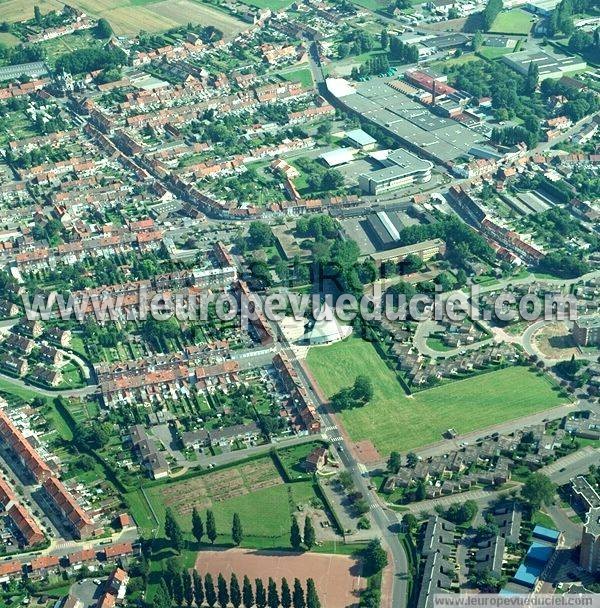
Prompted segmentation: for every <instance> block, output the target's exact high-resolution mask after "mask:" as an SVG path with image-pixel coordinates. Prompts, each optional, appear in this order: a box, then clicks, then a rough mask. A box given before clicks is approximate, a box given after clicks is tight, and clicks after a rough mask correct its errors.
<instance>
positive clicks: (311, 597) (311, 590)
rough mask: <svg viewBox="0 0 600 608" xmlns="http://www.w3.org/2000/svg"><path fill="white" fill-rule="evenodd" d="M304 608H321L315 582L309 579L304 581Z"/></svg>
mask: <svg viewBox="0 0 600 608" xmlns="http://www.w3.org/2000/svg"><path fill="white" fill-rule="evenodd" d="M306 608H321V602H320V600H319V595H318V594H317V589H316V587H315V581H314V580H313V579H312V578H309V579H307V581H306Z"/></svg>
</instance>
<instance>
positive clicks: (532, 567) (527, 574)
mask: <svg viewBox="0 0 600 608" xmlns="http://www.w3.org/2000/svg"><path fill="white" fill-rule="evenodd" d="M542 569H543V566H540V565H539V564H536V563H533V562H528V561H527V558H525V561H524V562H523V563H522V564H521V565H520V566H519V569H518V570H517V571H516V572H515V576H514V580H515V582H516V583H519V584H520V585H525V586H526V587H530V588H531V589H533V588H534V587H535V584H536V583H537V580H538V578H540V574H542Z"/></svg>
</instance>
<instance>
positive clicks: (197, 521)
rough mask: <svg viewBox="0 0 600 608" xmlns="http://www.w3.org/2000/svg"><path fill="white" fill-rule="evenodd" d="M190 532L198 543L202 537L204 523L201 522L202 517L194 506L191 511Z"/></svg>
mask: <svg viewBox="0 0 600 608" xmlns="http://www.w3.org/2000/svg"><path fill="white" fill-rule="evenodd" d="M192 534H193V535H194V538H195V539H196V540H197V541H198V542H199V543H201V542H202V537H203V536H204V523H203V522H202V517H201V516H200V513H198V509H196V507H194V509H193V511H192Z"/></svg>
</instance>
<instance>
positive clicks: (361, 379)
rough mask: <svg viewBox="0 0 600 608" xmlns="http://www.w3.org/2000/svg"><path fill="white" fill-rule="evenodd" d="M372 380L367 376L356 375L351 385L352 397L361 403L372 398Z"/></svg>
mask: <svg viewBox="0 0 600 608" xmlns="http://www.w3.org/2000/svg"><path fill="white" fill-rule="evenodd" d="M373 392H374V391H373V382H372V381H371V378H369V377H368V376H363V375H360V376H356V380H355V381H354V385H353V386H352V397H354V399H356V400H357V401H360V402H361V403H368V402H369V401H371V399H373Z"/></svg>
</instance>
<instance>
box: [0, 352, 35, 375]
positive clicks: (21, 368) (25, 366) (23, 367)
mask: <svg viewBox="0 0 600 608" xmlns="http://www.w3.org/2000/svg"><path fill="white" fill-rule="evenodd" d="M2 365H3V366H4V368H5V369H7V370H8V371H9V372H12V373H13V374H15V375H16V376H19V377H21V376H25V375H26V374H27V371H28V370H29V363H28V361H27V359H24V358H23V357H16V356H14V355H12V354H10V353H9V354H7V355H5V356H4V361H3V362H2Z"/></svg>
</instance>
